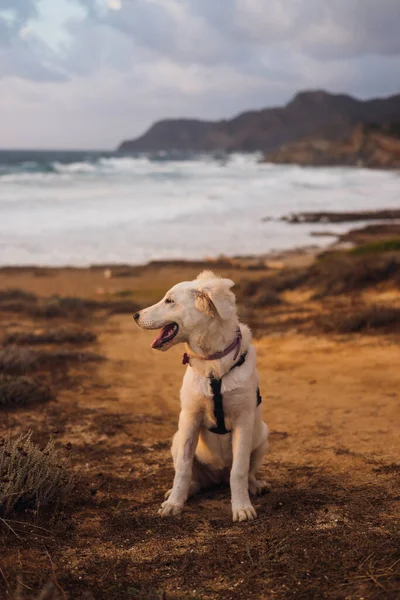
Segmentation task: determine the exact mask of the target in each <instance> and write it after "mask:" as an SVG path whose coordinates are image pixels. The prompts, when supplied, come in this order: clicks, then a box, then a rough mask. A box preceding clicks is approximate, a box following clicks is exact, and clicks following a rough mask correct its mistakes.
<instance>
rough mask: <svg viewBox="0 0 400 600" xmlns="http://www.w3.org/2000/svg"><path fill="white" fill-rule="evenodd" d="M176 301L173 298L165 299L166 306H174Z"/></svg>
mask: <svg viewBox="0 0 400 600" xmlns="http://www.w3.org/2000/svg"><path fill="white" fill-rule="evenodd" d="M173 303H174V301H173V300H172V298H165V304H173Z"/></svg>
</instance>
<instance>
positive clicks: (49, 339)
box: [3, 327, 96, 346]
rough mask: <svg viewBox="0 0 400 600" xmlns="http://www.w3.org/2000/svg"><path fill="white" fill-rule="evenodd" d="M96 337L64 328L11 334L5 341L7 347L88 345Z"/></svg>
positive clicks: (90, 333)
mask: <svg viewBox="0 0 400 600" xmlns="http://www.w3.org/2000/svg"><path fill="white" fill-rule="evenodd" d="M95 340H96V335H95V334H94V333H92V332H91V331H84V330H80V329H76V328H73V327H70V328H68V327H63V328H59V329H48V330H45V331H42V332H31V333H25V332H16V333H10V334H8V335H7V336H5V338H4V339H3V343H4V344H5V345H8V344H18V345H23V344H30V345H31V346H33V345H40V344H77V345H79V344H87V343H90V342H94V341H95Z"/></svg>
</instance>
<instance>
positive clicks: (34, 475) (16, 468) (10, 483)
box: [0, 431, 73, 515]
mask: <svg viewBox="0 0 400 600" xmlns="http://www.w3.org/2000/svg"><path fill="white" fill-rule="evenodd" d="M31 437H32V432H31V431H30V432H28V433H27V434H24V435H20V436H19V438H17V439H16V440H12V439H11V436H10V435H8V436H7V437H3V438H1V439H0V513H1V514H3V515H7V514H9V513H10V512H12V511H14V510H23V509H27V508H35V509H39V508H40V507H43V506H47V505H49V504H51V503H53V502H55V501H56V500H63V499H64V498H65V497H66V495H67V494H68V493H69V492H70V491H71V489H72V487H73V479H72V477H71V475H70V474H69V473H68V469H67V468H66V467H67V464H66V461H65V460H63V459H60V457H59V456H58V454H57V453H56V451H55V447H54V446H55V444H54V440H52V439H51V440H50V441H49V442H48V444H47V445H46V447H45V448H43V449H40V448H39V447H38V446H36V445H35V444H33V443H32V441H31Z"/></svg>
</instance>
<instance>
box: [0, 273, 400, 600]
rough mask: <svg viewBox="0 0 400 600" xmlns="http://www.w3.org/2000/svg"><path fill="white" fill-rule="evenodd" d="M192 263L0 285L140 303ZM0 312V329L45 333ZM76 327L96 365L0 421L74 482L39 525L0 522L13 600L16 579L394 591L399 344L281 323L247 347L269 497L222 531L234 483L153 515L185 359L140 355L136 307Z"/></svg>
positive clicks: (136, 593)
mask: <svg viewBox="0 0 400 600" xmlns="http://www.w3.org/2000/svg"><path fill="white" fill-rule="evenodd" d="M197 271H198V268H197V267H196V266H193V267H177V266H174V267H171V268H168V267H164V268H163V269H159V270H157V273H156V277H154V275H155V273H154V269H153V270H152V269H147V270H146V269H145V270H138V272H135V273H134V274H132V275H131V276H126V277H124V278H122V277H121V278H118V279H115V278H113V277H111V278H110V279H106V278H105V277H104V274H103V271H101V270H91V271H88V270H73V269H71V270H57V271H48V272H46V274H45V275H44V273H43V272H37V271H35V270H29V269H28V270H22V271H20V270H14V271H13V270H11V271H4V270H3V271H2V272H1V273H0V290H1V289H8V288H22V289H24V290H30V291H33V292H35V293H37V294H40V295H44V296H48V295H51V294H53V293H58V294H60V295H63V296H79V297H96V298H99V297H104V296H107V297H108V296H109V295H110V294H114V295H115V294H117V295H118V294H120V295H121V294H122V293H123V291H124V290H125V291H126V290H129V291H131V292H132V294H133V298H135V300H137V301H138V302H139V303H140V304H142V305H144V304H147V303H150V302H152V301H154V300H156V299H157V298H158V297H159V296H160V295H161V294H163V293H164V291H165V290H166V289H168V287H169V286H170V285H171V284H172V283H175V282H177V281H179V280H181V279H185V278H189V277H192V276H193V275H195V273H196V272H197ZM225 272H227V274H229V275H230V276H232V277H233V278H238V277H240V276H241V274H240V273H239V272H238V271H236V270H235V269H234V268H233V269H231V270H229V269H228V271H225ZM254 276H256V274H255V275H254ZM155 281H156V283H154V282H155ZM121 290H122V292H121ZM0 319H1V321H0V324H1V325H2V327H3V331H6V330H7V331H9V330H16V329H18V330H21V329H32V327H36V328H37V327H43V326H44V325H45V324H44V323H43V322H41V321H32V320H31V319H30V318H29V317H26V316H23V315H18V314H12V315H10V314H8V313H7V314H6V313H0ZM54 323H55V324H60V323H61V321H60V323H59V322H58V321H57V320H56V321H55V322H54ZM54 323H52V325H54ZM83 325H85V326H88V327H89V328H90V329H91V330H92V331H94V332H95V333H96V334H97V336H98V338H97V342H95V343H93V344H90V345H88V346H87V348H86V349H87V350H91V351H94V352H97V353H99V354H101V355H103V356H104V357H105V358H106V360H105V361H103V362H101V363H98V364H93V365H92V364H91V365H84V364H81V365H80V364H78V365H72V366H69V367H68V377H67V378H66V379H65V381H64V380H63V379H62V378H58V379H56V383H55V387H56V390H57V400H56V401H54V402H51V403H49V404H46V405H40V406H37V407H35V408H34V409H32V408H30V409H28V408H23V409H19V410H17V411H3V412H2V413H0V416H1V425H0V434H2V433H5V432H6V431H7V430H8V429H11V432H12V433H13V434H17V433H19V432H21V431H26V430H28V429H30V428H31V429H33V430H34V437H35V439H36V440H38V441H39V442H42V441H43V440H46V439H47V438H48V437H49V436H50V435H53V436H54V437H55V438H56V440H57V443H58V445H59V446H60V447H62V446H65V445H66V444H71V445H72V446H71V449H70V450H69V451H68V454H69V458H70V460H71V468H73V470H74V471H75V473H76V476H77V482H78V483H77V487H76V489H75V492H74V493H73V494H72V496H71V499H70V501H69V502H67V504H66V506H65V507H61V506H60V507H58V509H57V511H56V513H55V515H53V514H52V513H47V512H43V513H41V514H39V515H38V516H36V517H35V520H34V523H35V525H36V527H31V526H30V525H29V523H31V522H32V518H31V517H29V516H26V515H21V516H20V517H13V519H15V520H18V521H19V522H20V524H17V523H16V522H14V521H10V522H9V524H10V525H11V526H12V527H13V529H14V531H15V533H17V534H18V536H19V537H16V535H14V533H12V532H10V531H9V530H8V529H7V528H6V527H3V528H0V533H1V537H0V542H1V543H2V547H1V557H0V566H1V571H0V596H1V597H2V598H3V597H4V598H14V595H13V594H14V589H15V585H16V582H17V580H18V579H19V580H20V581H22V582H23V589H22V592H23V597H24V598H36V592H37V590H38V589H40V587H41V586H42V585H44V584H45V583H46V582H47V581H49V580H52V581H53V582H54V584H55V593H56V596H55V597H59V598H69V599H71V600H76V599H79V598H84V599H88V600H91V599H96V600H103V599H104V600H113V599H115V600H117V599H118V600H119V599H121V600H122V599H125V598H127V599H128V598H141V599H142V598H143V599H155V600H156V599H159V598H164V599H169V600H172V599H186V598H193V599H197V598H204V599H214V598H224V599H225V598H226V599H228V598H232V599H236V598H237V599H243V600H245V599H248V598H257V599H258V598H259V599H270V598H304V599H314V598H315V599H319V598H332V599H336V598H338V599H339V598H340V599H347V600H353V599H358V600H362V599H370V598H371V599H375V598H376V599H384V598H396V597H399V596H398V595H397V594H398V593H399V578H398V577H399V566H400V562H399V560H400V555H399V535H398V534H399V531H398V525H399V521H398V516H399V510H398V504H399V500H400V489H399V486H398V483H399V481H398V473H399V450H400V436H399V435H398V422H399V398H400V370H399V358H400V352H399V345H398V338H396V337H393V336H384V335H381V336H374V337H372V336H362V335H356V336H335V337H332V336H331V337H328V336H325V335H321V334H319V335H305V334H303V333H300V332H298V331H293V330H288V331H286V332H283V333H275V334H271V335H267V336H265V337H262V338H260V339H257V340H256V342H255V344H256V348H257V353H258V368H259V372H260V379H261V390H262V395H263V412H264V418H265V420H266V421H267V423H268V425H269V427H270V430H271V436H270V449H269V452H268V454H267V456H266V458H265V464H264V467H263V470H262V475H263V478H265V479H267V480H268V481H269V482H270V485H271V492H270V493H269V494H267V495H265V496H263V497H261V498H257V499H255V501H254V504H255V507H256V510H257V512H258V519H257V520H256V521H254V522H251V523H247V524H233V523H232V522H231V515H230V495H229V489H227V488H217V489H214V490H210V491H207V492H206V493H203V494H201V495H199V496H197V497H195V498H193V499H191V500H189V502H188V503H187V507H186V509H185V511H184V515H183V517H182V518H179V519H172V520H162V519H160V518H159V517H158V515H157V510H158V508H159V505H160V503H161V501H162V499H163V494H164V492H165V491H166V490H167V489H168V488H169V487H170V484H171V481H172V477H173V470H172V461H171V458H170V454H169V445H170V440H171V437H172V435H173V433H174V431H175V428H176V424H177V419H178V413H179V396H178V394H179V387H180V382H181V379H182V376H183V373H184V367H183V366H182V365H181V355H182V349H181V348H174V349H172V350H170V351H169V352H168V353H157V352H155V351H153V350H151V348H150V343H151V340H152V337H154V335H153V334H152V332H144V331H142V330H140V329H139V328H137V327H136V326H135V324H134V323H133V321H132V318H131V315H129V314H123V315H113V316H108V315H102V314H100V315H97V316H96V317H94V318H91V319H90V320H88V321H87V322H84V323H83ZM50 349H51V348H50ZM0 525H1V522H0ZM37 527H43V528H44V529H38V528H37Z"/></svg>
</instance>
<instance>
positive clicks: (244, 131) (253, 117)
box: [118, 91, 400, 152]
mask: <svg viewBox="0 0 400 600" xmlns="http://www.w3.org/2000/svg"><path fill="white" fill-rule="evenodd" d="M395 119H399V120H400V94H398V95H395V96H391V97H389V98H377V99H374V100H367V101H361V100H357V99H356V98H352V97H351V96H348V95H345V94H330V93H328V92H324V91H307V92H300V93H299V94H297V95H296V96H295V97H294V98H293V99H292V100H291V101H290V102H289V103H288V104H287V105H286V106H284V107H277V108H267V109H264V110H258V111H250V112H245V113H242V114H240V115H238V116H237V117H235V118H233V119H230V120H223V121H201V120H196V119H170V120H163V121H158V122H157V123H155V124H154V125H153V126H152V127H150V129H149V130H148V131H147V132H146V133H145V134H144V135H142V136H140V137H138V138H136V139H133V140H126V141H124V142H123V143H122V144H121V145H120V146H119V148H118V150H119V151H121V152H154V151H161V150H166V151H171V150H178V151H190V150H193V151H218V150H224V151H227V152H231V151H242V152H247V151H257V150H260V151H263V152H270V151H272V150H275V149H276V148H278V147H280V146H281V145H282V144H289V143H292V142H295V141H298V140H301V139H303V138H305V137H308V138H310V137H312V138H314V139H316V138H320V139H321V138H322V139H323V140H328V141H330V140H340V139H343V138H344V137H346V136H348V135H349V134H350V132H351V131H352V129H353V128H354V127H355V125H356V124H357V123H360V122H361V123H371V122H375V123H384V122H387V121H391V120H395Z"/></svg>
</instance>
